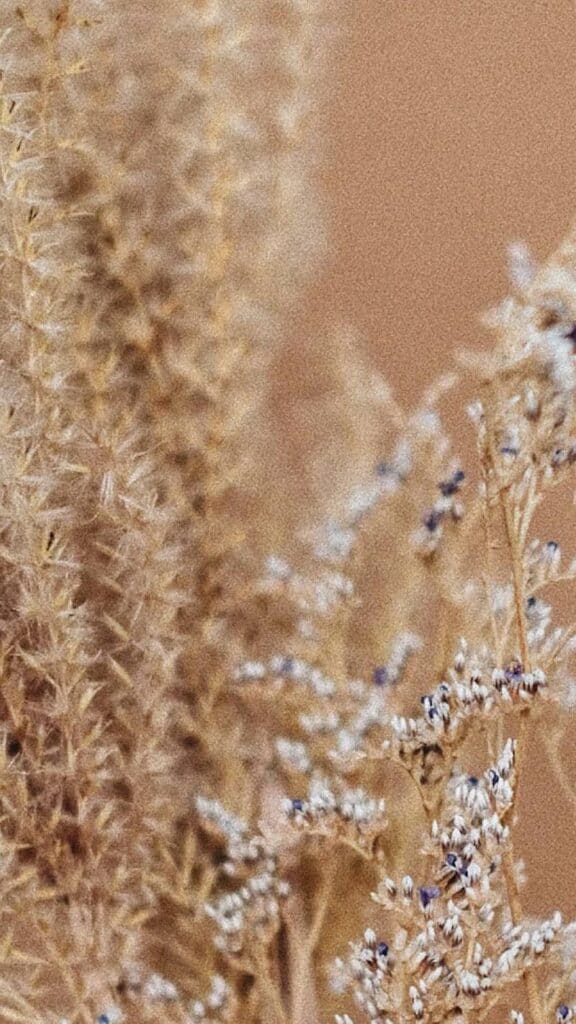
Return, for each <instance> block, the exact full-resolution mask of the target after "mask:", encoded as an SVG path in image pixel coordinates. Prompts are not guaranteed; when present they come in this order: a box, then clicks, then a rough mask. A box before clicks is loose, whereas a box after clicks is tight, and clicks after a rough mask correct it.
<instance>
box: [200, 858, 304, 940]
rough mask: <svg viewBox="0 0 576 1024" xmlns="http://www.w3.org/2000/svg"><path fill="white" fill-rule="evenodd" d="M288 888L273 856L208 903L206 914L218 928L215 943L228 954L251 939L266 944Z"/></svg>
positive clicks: (277, 923)
mask: <svg viewBox="0 0 576 1024" xmlns="http://www.w3.org/2000/svg"><path fill="white" fill-rule="evenodd" d="M289 892H290V887H289V885H288V883H287V882H285V881H284V880H283V879H280V878H278V874H277V867H276V862H275V860H273V859H272V858H270V860H268V861H267V862H266V863H264V864H263V865H262V867H261V869H260V870H259V871H258V872H257V873H255V874H253V875H251V876H250V877H248V878H247V879H246V880H245V882H244V884H243V885H241V886H240V887H239V888H238V889H235V890H234V891H233V892H228V893H224V894H223V895H222V896H220V897H219V898H217V899H216V900H214V901H212V902H211V903H207V904H206V906H205V910H206V914H207V915H208V917H210V918H211V919H212V920H213V921H214V923H215V925H216V928H217V931H218V934H217V936H216V938H215V940H214V941H215V945H216V947H217V948H218V949H220V950H222V951H223V952H227V953H240V952H242V950H243V949H244V947H245V946H246V944H249V943H251V942H253V941H254V940H256V941H258V942H262V943H265V942H267V941H269V940H270V938H271V936H272V935H273V934H274V932H275V931H276V930H277V929H278V926H279V922H280V905H281V902H282V901H283V900H284V899H285V898H286V897H287V896H288V894H289Z"/></svg>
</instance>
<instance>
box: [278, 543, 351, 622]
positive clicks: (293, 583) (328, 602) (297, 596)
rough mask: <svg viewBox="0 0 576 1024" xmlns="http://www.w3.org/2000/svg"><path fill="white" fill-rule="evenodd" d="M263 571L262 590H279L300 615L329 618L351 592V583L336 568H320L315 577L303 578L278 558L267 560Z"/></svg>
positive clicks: (288, 564)
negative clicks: (264, 572)
mask: <svg viewBox="0 0 576 1024" xmlns="http://www.w3.org/2000/svg"><path fill="white" fill-rule="evenodd" d="M265 568H266V575H265V577H264V578H263V580H262V583H261V587H262V589H263V590H264V591H265V592H267V593H270V592H272V593H277V592H278V591H279V590H280V591H281V592H282V593H284V594H285V596H286V597H287V598H288V599H290V600H291V601H292V602H293V604H294V606H295V607H296V608H297V609H298V610H299V611H300V612H301V613H302V614H303V615H320V616H324V615H328V614H329V613H330V612H331V611H333V610H334V609H335V608H336V607H337V606H338V605H339V604H341V602H342V601H343V600H346V599H347V598H350V597H351V596H352V595H353V593H354V586H353V583H352V580H351V579H349V577H348V576H346V575H344V573H342V572H340V571H339V570H336V569H327V568H322V567H319V569H318V571H317V572H316V573H315V574H314V576H305V575H303V574H302V573H300V572H298V571H297V570H296V569H294V568H293V567H292V566H291V565H290V563H289V562H286V561H285V560H284V559H283V558H279V557H278V556H277V555H270V556H269V557H268V559H267V560H266V565H265Z"/></svg>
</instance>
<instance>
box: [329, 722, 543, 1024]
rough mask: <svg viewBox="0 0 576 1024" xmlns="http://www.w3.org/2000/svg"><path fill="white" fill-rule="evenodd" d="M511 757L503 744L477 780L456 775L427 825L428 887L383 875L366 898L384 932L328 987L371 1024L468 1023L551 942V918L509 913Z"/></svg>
mask: <svg viewBox="0 0 576 1024" xmlns="http://www.w3.org/2000/svg"><path fill="white" fill-rule="evenodd" d="M514 756H515V745H514V742H513V741H512V740H509V741H508V742H507V743H506V744H505V746H504V748H503V750H502V753H501V755H500V757H499V758H498V760H497V762H496V764H495V766H494V767H493V768H490V769H488V770H487V772H486V773H485V775H484V778H483V779H479V778H476V777H472V776H468V777H467V779H465V778H464V777H463V776H458V777H455V778H454V780H453V781H452V784H451V785H450V786H449V787H448V790H447V794H446V801H447V808H446V816H445V818H444V819H443V820H442V821H441V822H434V823H433V825H432V828H431V834H430V838H429V842H428V845H427V847H426V849H425V851H424V852H425V853H426V854H427V855H428V861H429V863H432V864H433V865H435V867H433V868H432V870H431V871H430V874H429V877H428V880H427V881H426V883H425V884H423V885H419V886H417V885H416V883H415V881H414V879H413V878H412V877H410V876H408V875H407V876H405V877H404V878H402V879H401V880H400V881H399V882H395V881H394V880H393V879H391V878H385V879H384V880H383V881H382V882H381V883H380V885H379V886H378V890H377V892H376V893H374V894H373V899H374V900H375V902H377V903H379V904H381V905H382V906H384V907H385V908H386V909H387V910H388V911H389V912H390V916H391V920H392V921H393V924H390V925H389V929H390V934H389V935H384V936H376V934H375V933H374V932H373V931H372V930H370V929H369V930H368V931H366V932H365V934H364V937H363V940H362V941H361V942H360V943H355V944H352V947H351V953H350V956H349V957H348V958H347V959H346V960H342V959H340V960H337V961H336V963H335V966H334V971H333V986H334V988H335V990H337V991H340V992H342V991H346V990H348V989H349V990H351V991H352V993H353V996H354V999H355V1002H356V1005H357V1006H358V1009H359V1011H360V1012H361V1013H362V1015H363V1018H365V1019H366V1020H368V1021H369V1022H370V1024H389V1022H392V1021H398V1020H402V1021H404V1020H406V1021H408V1020H411V1019H415V1020H423V1019H426V1020H436V1019H448V1018H449V1019H451V1020H452V1019H454V1020H460V1021H462V1022H463V1021H464V1020H467V1019H471V1014H473V1013H476V1012H478V1011H480V1010H481V1009H482V1007H483V1006H485V1005H486V1000H487V997H488V996H489V994H492V993H494V992H495V991H497V990H498V989H501V988H503V987H504V986H507V985H509V984H513V983H515V982H517V981H518V980H519V979H520V978H521V977H522V976H523V974H524V972H525V971H526V970H527V968H530V967H531V966H532V965H534V963H536V962H537V961H538V960H539V959H540V958H542V957H544V956H545V955H546V954H547V952H548V951H549V950H550V949H551V947H552V946H555V945H557V944H558V945H559V942H558V940H559V939H560V938H561V928H562V920H561V916H560V914H559V913H555V914H553V916H552V917H551V918H550V919H549V920H546V921H543V922H541V923H539V924H536V925H530V924H528V923H514V922H513V921H511V920H510V918H509V916H508V914H509V912H508V909H507V907H508V899H507V888H506V886H507V882H506V874H505V871H504V867H503V856H504V851H505V847H506V843H507V841H508V838H509V829H508V826H507V825H505V824H504V822H503V820H502V818H503V816H504V814H505V813H506V810H507V807H508V806H509V801H510V799H511V786H512V781H513V774H514ZM406 996H408V1003H407V1001H406ZM408 1009H409V1011H410V1013H409V1015H407V1010H408ZM343 1019H345V1018H342V1017H340V1024H341V1022H342V1020H343Z"/></svg>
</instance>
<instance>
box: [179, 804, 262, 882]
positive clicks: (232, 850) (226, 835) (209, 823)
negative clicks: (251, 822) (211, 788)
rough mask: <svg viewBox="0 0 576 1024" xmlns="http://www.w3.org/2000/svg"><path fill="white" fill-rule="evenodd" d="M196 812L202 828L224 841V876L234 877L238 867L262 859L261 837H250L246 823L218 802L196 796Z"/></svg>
mask: <svg viewBox="0 0 576 1024" xmlns="http://www.w3.org/2000/svg"><path fill="white" fill-rule="evenodd" d="M196 810H197V812H198V815H199V817H200V820H201V822H202V824H203V826H204V828H205V829H207V831H211V832H212V834H213V835H215V836H218V837H219V838H221V839H223V840H224V841H225V844H226V853H227V857H228V860H227V861H226V862H225V863H224V864H223V867H222V870H223V871H224V872H225V874H228V875H234V874H236V872H237V869H238V865H240V864H253V863H255V862H256V861H258V860H259V859H260V858H261V857H262V853H263V846H264V843H263V839H262V837H261V836H259V835H252V834H251V833H250V831H249V829H248V826H247V825H246V823H245V822H243V821H242V820H241V819H240V818H237V817H236V816H235V815H234V814H231V813H230V812H229V811H227V810H226V808H224V807H223V806H222V804H221V803H220V802H219V801H218V800H210V799H208V798H207V797H203V796H197V797H196Z"/></svg>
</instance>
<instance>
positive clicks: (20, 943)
mask: <svg viewBox="0 0 576 1024" xmlns="http://www.w3.org/2000/svg"><path fill="white" fill-rule="evenodd" d="M331 31H332V29H331V28H330V26H329V25H328V24H327V23H326V14H325V12H323V11H322V9H321V5H320V3H319V2H318V4H317V3H316V0H250V3H249V4H246V3H244V2H242V0H164V2H163V3H162V4H159V3H158V2H157V0H22V2H21V3H12V2H11V0H10V2H6V3H5V4H4V5H3V7H2V9H1V11H0V42H1V49H0V83H1V96H0V102H1V107H0V126H1V127H0V173H1V180H2V191H1V207H0V254H1V255H0V258H1V265H2V279H1V280H2V284H1V298H2V303H1V307H0V308H1V313H0V321H1V326H2V352H1V359H0V493H1V502H0V574H1V581H2V582H1V587H0V666H1V671H2V677H1V678H2V684H1V688H0V740H1V743H0V850H1V854H2V861H1V865H2V866H1V870H0V918H1V922H2V928H1V934H0V1020H1V1021H7V1022H8V1021H12V1022H26V1024H120V1022H124V1024H140V1022H150V1024H152V1022H154V1024H169V1022H174V1024H225V1022H228V1024H320V1022H321V1021H322V1022H328V1021H330V1020H332V1021H334V1020H335V1021H336V1024H352V1022H354V1024H360V1022H368V1024H412V1022H414V1021H416V1022H419V1021H422V1022H423V1024H448V1022H452V1024H472V1022H474V1024H476V1022H480V1021H483V1020H485V1019H486V1020H487V1021H511V1022H512V1024H546V1022H549V1024H553V1022H554V1021H557V1022H559V1024H563V1022H569V1021H570V1020H572V1019H573V1018H574V1017H575V1016H576V962H575V957H576V923H574V922H570V921H569V920H564V918H563V916H562V914H561V913H560V910H561V909H565V908H560V909H559V908H556V907H555V906H551V907H550V908H549V911H548V912H547V914H546V916H545V917H544V918H541V917H536V916H535V915H534V913H533V911H532V909H531V903H530V896H529V893H530V890H529V888H527V886H526V879H525V871H524V864H523V860H522V855H523V854H524V853H525V852H526V851H525V849H523V845H525V844H526V842H529V840H530V837H529V835H528V836H527V835H526V830H525V829H523V815H524V814H526V813H528V812H529V810H528V809H529V802H530V798H531V793H530V787H529V786H528V785H527V784H526V780H527V779H529V778H530V772H531V771H533V770H534V767H533V765H534V759H535V758H542V757H544V756H545V757H546V772H547V773H549V774H550V776H551V777H552V778H553V779H554V785H555V786H557V787H558V789H559V791H560V792H561V793H562V794H563V796H564V797H565V800H566V803H567V805H568V806H569V808H570V810H571V811H572V810H573V809H574V806H575V803H576V800H575V795H574V793H575V791H574V788H573V783H572V781H571V778H570V774H569V768H570V766H569V764H567V763H566V757H565V754H564V751H565V749H566V748H565V746H563V743H564V740H565V738H566V737H567V736H568V737H569V736H570V733H569V729H570V720H571V713H572V709H573V707H574V704H575V703H576V683H575V682H574V681H573V679H572V678H571V672H572V659H573V655H574V649H575V643H576V627H574V626H573V625H570V624H557V623H556V619H557V617H558V601H557V598H556V595H557V593H558V592H562V587H565V588H568V591H569V589H570V586H571V584H573V582H574V581H575V580H576V559H575V560H574V561H573V562H571V561H570V556H568V557H563V555H562V552H561V549H560V546H559V543H558V542H557V540H556V539H553V538H550V537H549V536H548V532H545V533H544V534H543V531H544V530H547V522H548V523H549V521H550V516H549V518H548V521H547V520H546V510H547V509H550V510H552V511H551V515H552V517H554V516H556V514H557V511H556V510H557V509H558V508H563V507H565V506H566V504H567V503H569V502H567V499H568V498H569V499H570V502H571V503H572V504H573V497H572V495H573V473H572V470H573V466H574V464H575V463H576V355H575V351H576V233H573V234H571V235H569V236H568V238H567V239H566V241H565V242H564V243H563V244H562V245H561V246H560V247H559V248H558V250H557V251H556V253H554V254H553V256H552V257H551V258H550V259H549V260H548V261H547V262H545V263H544V264H543V265H542V266H536V265H534V264H533V262H532V260H531V258H530V256H529V254H528V252H527V251H526V250H525V248H524V247H523V246H521V245H516V246H513V247H512V249H511V276H512V288H513V294H512V295H511V297H510V298H508V299H506V300H505V301H504V302H503V303H502V304H501V305H500V306H499V308H497V309H496V310H494V311H492V312H491V313H490V314H489V315H488V316H487V317H486V323H487V326H488V327H489V329H490V330H491V332H492V334H493V343H492V347H491V348H489V349H487V348H485V349H481V350H479V352H478V353H476V354H468V353H460V354H459V356H458V364H459V369H460V370H461V371H462V370H463V371H464V374H465V375H466V379H467V380H468V381H469V383H470V386H471V387H473V389H474V390H475V394H476V397H475V399H474V401H472V402H471V403H470V405H469V407H468V414H469V421H470V437H469V438H468V439H464V440H463V441H462V443H461V446H460V450H458V451H457V450H455V448H454V446H453V444H452V443H451V442H450V441H449V439H448V437H447V434H446V433H445V429H444V427H443V423H442V418H443V416H444V415H445V412H446V409H447V406H448V402H449V396H450V393H451V392H452V393H453V394H454V393H455V387H456V384H457V377H456V375H455V374H452V373H450V374H448V375H447V376H446V377H445V378H443V379H442V380H440V381H439V382H438V383H436V384H433V385H431V387H430V389H429V390H428V392H427V393H426V394H425V395H424V396H423V398H422V399H421V400H420V402H419V403H418V404H417V405H416V407H415V408H414V409H413V410H410V411H408V412H406V411H404V410H403V409H401V408H400V407H399V405H398V404H397V402H396V401H395V399H394V398H393V396H392V394H391V392H390V390H389V389H388V387H387V386H386V384H385V383H384V382H383V381H382V380H380V379H379V378H378V376H377V375H376V374H375V373H374V372H372V371H371V370H370V369H369V368H367V367H366V366H365V365H364V363H363V361H362V358H361V356H360V355H359V352H358V350H357V348H356V347H355V345H354V344H353V343H351V342H350V339H349V338H348V337H347V336H346V335H345V333H340V334H335V335H334V337H333V338H332V339H331V340H329V341H326V345H325V359H326V360H327V365H326V373H327V375H328V376H330V374H331V375H332V384H331V388H332V392H331V394H332V398H331V400H330V401H328V404H327V408H326V410H325V411H326V421H325V431H326V437H327V439H328V434H329V432H330V430H331V425H332V424H334V423H336V422H338V423H339V424H340V426H341V430H342V433H343V434H345V435H346V436H349V437H350V438H351V440H350V443H349V445H348V449H347V450H343V451H341V452H340V454H339V458H340V461H341V462H342V464H343V466H344V470H343V471H342V472H341V473H340V475H339V477H338V480H337V481H335V482H334V484H331V483H330V482H329V481H328V480H327V469H326V467H323V466H322V464H321V459H320V460H316V465H315V467H314V469H315V480H316V484H317V488H316V496H315V499H314V500H308V499H310V497H311V496H310V495H309V494H304V493H303V494H302V495H301V500H300V502H294V503H292V504H293V506H294V507H292V506H291V503H290V498H289V496H288V495H284V496H283V492H282V488H281V487H280V486H279V485H278V486H277V487H276V489H275V490H274V501H273V502H272V503H270V502H268V503H267V502H266V501H265V499H264V496H263V492H262V488H261V486H260V483H259V481H261V480H262V479H264V478H266V480H267V483H268V485H269V486H268V488H267V490H268V491H269V490H270V486H271V485H270V481H271V480H272V479H273V476H274V468H273V467H274V438H275V433H274V429H273V427H272V426H271V421H272V419H273V415H272V410H271V403H270V380H271V378H272V371H271V363H272V359H273V357H274V354H275V353H276V354H277V353H278V350H279V348H280V347H281V344H282V339H283V324H285V323H286V321H287V313H288V309H289V298H291V299H292V301H293V300H294V296H295V295H296V294H297V292H298V288H299V287H300V285H301V282H302V281H303V280H304V277H305V272H306V269H310V267H312V266H313V265H314V262H313V261H314V258H318V249H319V242H320V239H321V229H320V225H319V221H318V218H317V213H316V206H317V205H318V204H317V202H315V201H314V199H312V200H310V196H311V195H312V196H313V195H314V189H313V187H312V185H311V182H312V175H311V173H310V168H311V167H312V166H313V156H314V147H313V146H312V144H311V140H312V138H313V137H314V134H315V132H316V129H317V119H316V113H315V111H316V110H317V105H318V96H319V91H320V89H319V84H318V70H319V68H320V66H321V64H322V62H323V61H324V63H325V62H326V52H327V51H328V49H329V46H328V43H329V40H330V33H331ZM322 52H323V54H324V56H322ZM368 421H369V423H368ZM472 439H473V442H474V443H472ZM474 452H475V454H474ZM367 466H370V469H369V471H368V470H367V471H366V472H364V470H365V467H367ZM344 482H345V483H346V487H344V486H343V484H344ZM554 491H555V493H553V492H554ZM283 497H285V507H281V506H282V501H283ZM275 513H276V517H277V521H274V514H275ZM281 521H283V522H284V523H286V522H287V521H289V522H290V524H291V526H290V530H289V531H287V530H286V529H284V530H283V529H282V528H281ZM288 533H290V538H289V539H288V536H287V534H288ZM542 534H543V539H541V536H542ZM567 856H569V853H568V854H567Z"/></svg>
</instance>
